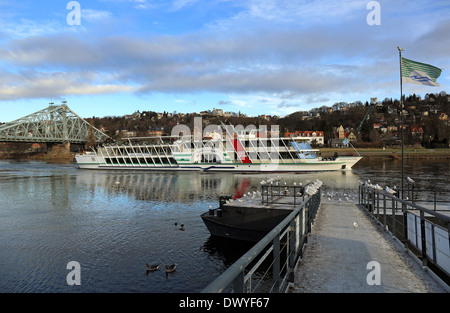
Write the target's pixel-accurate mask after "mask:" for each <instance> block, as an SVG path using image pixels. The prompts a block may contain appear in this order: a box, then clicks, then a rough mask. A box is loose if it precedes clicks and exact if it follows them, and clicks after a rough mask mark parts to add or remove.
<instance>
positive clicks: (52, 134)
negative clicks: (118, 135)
mask: <svg viewBox="0 0 450 313" xmlns="http://www.w3.org/2000/svg"><path fill="white" fill-rule="evenodd" d="M63 103H65V101H63ZM90 131H92V132H93V134H94V137H95V141H96V142H97V143H100V142H104V141H105V140H106V139H107V138H109V136H108V135H106V134H105V133H103V132H101V131H100V130H98V129H97V128H95V127H93V126H91V125H90V124H89V123H88V122H87V121H85V120H84V119H83V118H81V117H80V116H78V115H77V114H76V113H74V112H73V111H72V110H71V109H69V107H68V106H67V105H66V104H62V105H59V106H56V105H50V106H49V107H48V108H46V109H43V110H40V111H38V112H35V113H33V114H30V115H27V116H24V117H22V118H19V119H17V120H14V121H12V122H9V123H6V124H2V125H0V141H8V142H55V143H60V142H61V143H62V142H71V143H86V142H87V141H88V136H89V132H90Z"/></svg>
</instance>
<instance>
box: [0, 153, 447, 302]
mask: <svg viewBox="0 0 450 313" xmlns="http://www.w3.org/2000/svg"><path fill="white" fill-rule="evenodd" d="M405 162H406V163H405V177H407V176H410V177H412V178H414V179H415V180H416V181H417V183H418V184H419V186H420V187H422V188H437V189H440V190H445V191H446V190H448V184H449V183H450V171H449V169H450V161H449V160H438V161H437V160H420V161H415V160H411V161H409V160H408V161H405ZM276 175H279V176H280V177H281V179H282V180H283V181H287V182H288V183H289V182H305V180H307V179H309V180H315V179H317V178H319V179H320V180H322V181H323V182H324V187H323V188H324V192H325V193H327V192H328V193H335V194H337V193H341V194H344V193H346V194H348V195H352V196H353V197H355V196H356V195H357V188H358V180H367V179H370V180H371V181H372V182H374V183H378V184H380V185H381V186H383V187H384V186H386V185H389V186H394V185H396V186H398V187H399V186H400V185H401V183H400V178H401V161H395V160H388V161H380V160H379V161H375V160H365V159H363V160H362V161H361V162H360V163H359V164H357V166H356V167H355V169H354V170H352V171H348V172H334V173H310V174H276ZM271 176H273V175H266V174H233V173H223V174H215V173H162V172H160V173H149V172H147V173H142V172H113V171H89V170H80V169H78V168H77V166H76V165H75V164H49V163H45V162H32V161H26V162H25V161H24V162H22V161H0V292H155V293H160V292H161V293H169V292H199V291H201V290H202V289H203V288H204V287H205V286H206V285H208V283H210V282H211V281H212V280H214V279H215V278H216V277H217V276H218V275H219V274H220V273H222V272H223V271H224V270H225V269H226V268H227V267H228V266H229V265H230V264H231V263H232V262H233V261H234V260H236V259H237V258H238V257H239V256H240V255H241V254H242V253H244V252H245V251H246V249H248V248H249V247H250V245H245V244H237V243H235V242H231V243H230V242H229V241H225V242H224V241H223V240H217V239H216V238H213V237H211V236H210V234H209V232H208V230H207V229H206V227H205V225H204V224H203V222H202V220H201V218H200V217H199V216H200V214H201V213H203V212H205V211H207V210H208V208H209V206H210V205H212V206H214V207H216V206H217V205H218V197H219V196H220V195H233V194H234V191H235V190H236V188H237V187H238V186H239V184H240V183H241V182H242V181H243V180H249V181H250V187H249V189H248V191H254V190H259V188H260V184H259V182H260V181H261V180H262V179H266V178H268V177H271ZM444 197H447V200H449V198H448V195H447V194H446V193H444ZM449 202H450V200H449ZM444 205H446V204H445V203H444ZM447 205H448V203H447ZM175 223H178V226H175ZM180 224H184V228H185V230H184V231H180V230H179V228H180V226H179V225H180ZM70 261H76V262H78V263H79V264H80V266H81V285H79V286H69V285H68V284H67V281H66V277H67V276H68V274H69V273H70V270H69V269H67V264H68V263H69V262H70ZM145 263H150V264H154V263H159V264H161V265H162V264H172V263H176V264H177V271H176V272H174V273H170V274H168V275H166V274H165V273H164V271H157V272H152V273H149V274H148V275H147V274H146V271H145V267H144V264H145Z"/></svg>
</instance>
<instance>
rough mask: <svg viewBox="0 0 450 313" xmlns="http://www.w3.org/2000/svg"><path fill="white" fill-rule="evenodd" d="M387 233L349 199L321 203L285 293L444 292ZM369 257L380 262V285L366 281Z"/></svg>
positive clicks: (368, 272) (371, 277)
mask: <svg viewBox="0 0 450 313" xmlns="http://www.w3.org/2000/svg"><path fill="white" fill-rule="evenodd" d="M354 221H356V223H357V224H358V226H357V227H354V226H353V222H354ZM389 236H390V235H389V234H387V233H386V232H384V231H383V230H382V229H381V227H380V226H379V225H377V224H376V222H375V221H374V220H373V219H372V218H371V217H370V216H368V214H367V213H366V212H364V211H363V210H362V209H360V208H358V207H357V206H356V205H355V204H354V203H352V202H337V201H336V202H334V201H332V202H330V201H328V202H327V203H326V202H325V203H324V202H322V204H321V207H320V209H319V212H318V213H317V216H316V221H315V223H314V226H313V229H312V232H311V234H310V236H309V237H308V244H307V247H306V249H305V253H304V255H303V259H302V260H300V263H299V264H298V266H297V271H296V273H295V284H294V287H293V288H291V290H290V292H296V293H314V292H320V293H345V292H356V293H363V292H364V293H366V292H367V293H372V292H373V293H409V292H417V293H435V292H436V293H437V292H446V291H445V289H443V288H442V287H441V286H440V285H439V284H438V283H437V282H436V281H435V280H434V279H432V277H431V276H430V275H429V274H428V273H427V272H426V271H424V270H423V269H422V267H421V266H420V265H419V264H418V263H417V262H416V261H415V260H413V259H412V257H411V256H410V255H409V254H408V253H407V252H405V251H404V249H403V247H401V245H399V244H398V243H396V242H394V241H393V239H392V238H389ZM371 261H376V262H378V263H379V265H380V266H379V268H380V271H379V274H380V275H379V276H378V277H380V283H381V284H380V285H369V284H368V283H367V276H369V278H370V280H371V281H373V279H375V278H376V277H377V276H373V275H372V274H375V272H374V271H373V270H374V268H373V267H370V268H369V269H366V268H367V264H368V263H369V262H371ZM369 274H370V275H369Z"/></svg>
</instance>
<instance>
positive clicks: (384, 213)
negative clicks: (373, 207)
mask: <svg viewBox="0 0 450 313" xmlns="http://www.w3.org/2000/svg"><path fill="white" fill-rule="evenodd" d="M383 225H384V228H386V195H385V194H383Z"/></svg>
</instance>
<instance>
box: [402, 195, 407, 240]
mask: <svg viewBox="0 0 450 313" xmlns="http://www.w3.org/2000/svg"><path fill="white" fill-rule="evenodd" d="M402 212H403V239H404V240H405V248H407V246H408V210H407V206H406V205H405V204H404V203H402Z"/></svg>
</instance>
